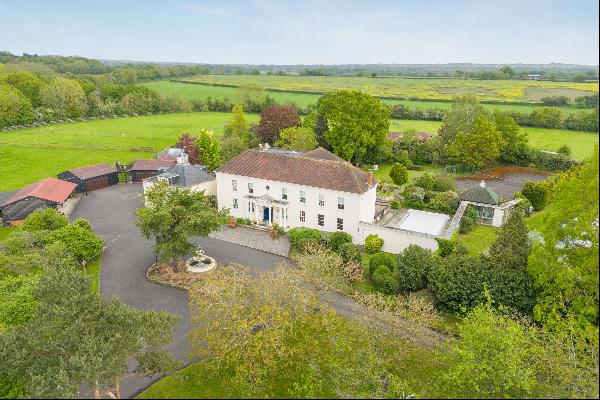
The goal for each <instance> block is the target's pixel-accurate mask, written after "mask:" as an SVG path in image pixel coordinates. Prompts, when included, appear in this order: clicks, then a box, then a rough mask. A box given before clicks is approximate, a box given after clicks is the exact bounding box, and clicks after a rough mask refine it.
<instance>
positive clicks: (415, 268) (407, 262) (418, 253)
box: [398, 244, 435, 292]
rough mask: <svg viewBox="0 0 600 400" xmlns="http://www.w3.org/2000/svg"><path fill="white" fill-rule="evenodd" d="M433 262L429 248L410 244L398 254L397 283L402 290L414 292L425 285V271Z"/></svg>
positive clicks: (426, 271)
mask: <svg viewBox="0 0 600 400" xmlns="http://www.w3.org/2000/svg"><path fill="white" fill-rule="evenodd" d="M434 263H435V259H434V257H433V253H432V252H431V250H427V249H424V248H422V247H419V246H417V245H414V244H411V245H410V246H408V247H407V248H406V249H404V251H403V252H402V253H401V254H399V255H398V283H399V288H400V290H401V291H403V292H416V291H419V290H421V289H425V287H426V286H427V273H428V272H429V270H430V269H431V267H432V265H433V264H434Z"/></svg>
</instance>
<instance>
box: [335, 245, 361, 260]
mask: <svg viewBox="0 0 600 400" xmlns="http://www.w3.org/2000/svg"><path fill="white" fill-rule="evenodd" d="M337 253H338V254H339V255H340V257H342V260H344V262H345V263H349V262H351V261H356V262H360V251H359V250H358V247H356V246H355V245H354V244H353V243H344V244H342V245H340V247H339V248H338V250H337Z"/></svg>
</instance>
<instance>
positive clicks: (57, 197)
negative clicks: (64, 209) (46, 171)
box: [2, 178, 77, 206]
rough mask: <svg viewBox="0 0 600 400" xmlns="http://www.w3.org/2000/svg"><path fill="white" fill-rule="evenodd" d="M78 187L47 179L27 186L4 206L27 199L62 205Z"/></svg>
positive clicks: (69, 183)
mask: <svg viewBox="0 0 600 400" xmlns="http://www.w3.org/2000/svg"><path fill="white" fill-rule="evenodd" d="M76 187H77V185H76V184H75V183H72V182H67V181H62V180H60V179H56V178H46V179H43V180H41V181H39V182H36V183H32V184H31V185H29V186H25V187H24V188H23V189H21V190H19V191H18V192H17V193H15V194H14V195H13V196H12V197H11V198H9V199H8V200H6V201H5V202H4V204H2V206H6V205H8V204H12V203H14V202H17V201H19V200H23V199H24V198H27V197H36V198H38V199H43V200H47V201H50V202H52V203H59V204H62V203H64V202H65V200H67V199H68V198H69V196H70V195H71V193H73V191H74V190H75V188H76Z"/></svg>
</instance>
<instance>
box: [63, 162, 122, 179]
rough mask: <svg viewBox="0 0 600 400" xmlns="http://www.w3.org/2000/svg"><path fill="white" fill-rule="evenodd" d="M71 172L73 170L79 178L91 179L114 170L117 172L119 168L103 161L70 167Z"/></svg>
mask: <svg viewBox="0 0 600 400" xmlns="http://www.w3.org/2000/svg"><path fill="white" fill-rule="evenodd" d="M69 172H71V173H72V174H73V175H75V176H76V177H78V178H79V179H89V178H94V177H96V176H102V175H107V174H112V173H114V172H117V169H116V168H115V167H114V166H112V165H109V164H104V163H103V164H95V165H88V166H86V167H80V168H74V169H70V170H69Z"/></svg>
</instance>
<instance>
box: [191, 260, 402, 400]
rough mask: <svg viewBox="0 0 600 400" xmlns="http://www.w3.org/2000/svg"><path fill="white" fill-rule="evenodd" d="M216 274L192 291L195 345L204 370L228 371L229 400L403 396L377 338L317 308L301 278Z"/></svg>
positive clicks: (233, 269)
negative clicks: (243, 399)
mask: <svg viewBox="0 0 600 400" xmlns="http://www.w3.org/2000/svg"><path fill="white" fill-rule="evenodd" d="M214 272H215V273H214V274H210V276H207V277H206V280H204V281H203V282H202V284H201V285H195V286H194V287H193V288H192V290H191V291H190V310H191V313H192V320H193V321H194V323H195V324H196V325H195V326H196V327H195V328H194V330H193V331H192V332H191V340H192V346H193V349H194V352H193V354H194V355H198V356H201V359H202V360H203V361H201V362H202V364H203V365H204V366H205V367H207V368H208V369H209V370H213V371H214V370H217V369H218V370H226V371H227V373H226V374H223V375H222V376H223V379H224V380H225V381H224V382H222V387H223V389H224V390H226V392H225V393H226V396H225V397H282V396H283V397H287V396H291V397H300V398H305V397H309V398H320V397H331V396H332V393H334V394H335V396H339V397H342V398H357V397H388V396H389V397H398V396H400V395H401V393H402V389H403V387H402V386H403V385H402V382H401V381H400V379H399V378H398V377H397V376H396V375H394V373H393V372H392V370H391V368H390V367H391V366H392V365H391V363H389V362H388V361H387V360H386V359H385V358H384V357H383V356H382V355H383V354H386V349H387V348H386V346H385V344H384V342H383V341H382V340H381V338H380V337H379V335H378V334H377V333H376V332H374V331H372V330H369V329H366V328H365V327H364V326H361V325H359V324H357V323H354V322H350V321H348V320H346V319H344V318H341V317H339V316H337V315H335V313H334V312H333V311H332V310H330V309H328V308H327V307H326V306H324V305H322V304H319V303H318V302H317V296H316V293H315V292H314V291H312V290H310V289H308V288H307V286H306V282H305V280H304V279H303V278H302V276H301V275H299V273H298V272H295V271H292V270H290V269H289V268H280V269H278V270H276V271H274V272H270V273H265V274H262V275H260V276H258V277H256V278H253V277H252V275H250V274H249V273H248V271H247V270H245V269H244V268H243V267H239V266H228V267H225V268H221V269H219V270H216V271H214ZM388 340H389V342H388V343H394V340H393V339H391V338H390V339H388ZM387 351H390V350H387ZM388 354H389V353H388ZM404 389H405V390H406V388H404Z"/></svg>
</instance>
